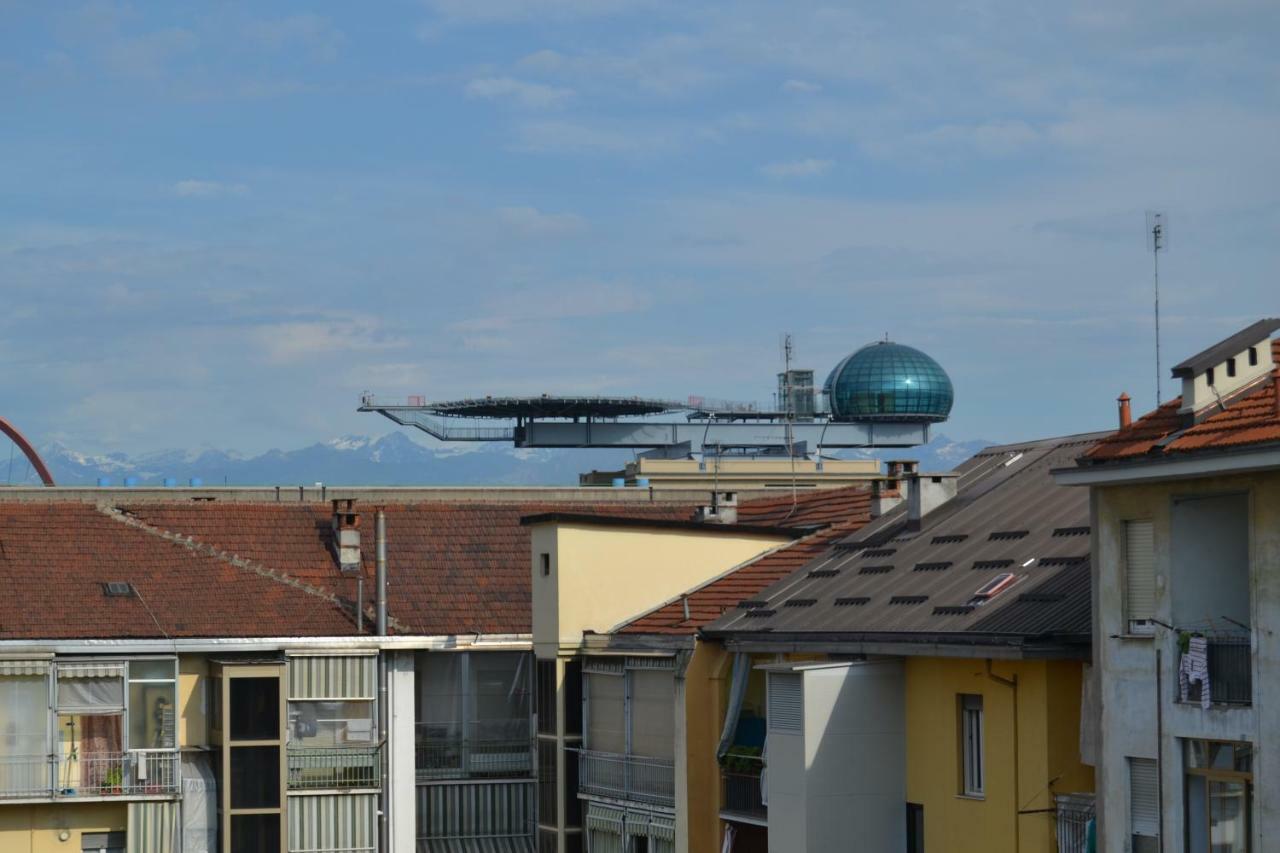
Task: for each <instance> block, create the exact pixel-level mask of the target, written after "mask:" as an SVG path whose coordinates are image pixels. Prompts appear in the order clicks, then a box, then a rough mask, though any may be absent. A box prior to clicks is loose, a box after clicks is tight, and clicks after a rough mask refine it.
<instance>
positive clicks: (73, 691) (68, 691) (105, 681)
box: [58, 676, 124, 714]
mask: <svg viewBox="0 0 1280 853" xmlns="http://www.w3.org/2000/svg"><path fill="white" fill-rule="evenodd" d="M123 708H124V682H123V681H122V680H121V679H119V678H117V677H115V676H105V677H103V676H95V677H93V678H65V677H59V678H58V709H59V710H61V711H73V712H76V713H81V714H92V713H112V712H115V711H119V710H121V709H123Z"/></svg>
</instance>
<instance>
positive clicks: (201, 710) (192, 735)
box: [178, 655, 209, 747]
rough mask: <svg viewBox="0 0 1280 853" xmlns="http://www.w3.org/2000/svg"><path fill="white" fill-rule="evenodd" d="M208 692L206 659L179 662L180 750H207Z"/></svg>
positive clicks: (185, 656) (193, 658) (190, 656)
mask: <svg viewBox="0 0 1280 853" xmlns="http://www.w3.org/2000/svg"><path fill="white" fill-rule="evenodd" d="M208 691H209V663H208V661H207V660H206V659H205V658H204V657H203V656H194V655H183V656H182V657H181V658H179V659H178V746H180V747H188V746H208V745H209V722H208V718H207V717H206V713H205V709H206V708H207V707H208V706H207V704H206V697H207V694H208Z"/></svg>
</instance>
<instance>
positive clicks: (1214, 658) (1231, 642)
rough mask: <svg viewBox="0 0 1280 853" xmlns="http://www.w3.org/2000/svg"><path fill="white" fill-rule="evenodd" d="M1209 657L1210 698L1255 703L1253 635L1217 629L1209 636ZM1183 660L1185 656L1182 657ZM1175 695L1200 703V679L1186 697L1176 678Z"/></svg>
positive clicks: (1216, 701) (1223, 702) (1228, 702)
mask: <svg viewBox="0 0 1280 853" xmlns="http://www.w3.org/2000/svg"><path fill="white" fill-rule="evenodd" d="M1205 640H1206V641H1207V647H1206V650H1205V651H1206V658H1207V661H1206V663H1207V665H1208V668H1209V698H1210V700H1211V701H1212V702H1213V703H1214V704H1215V705H1251V704H1253V655H1252V651H1251V641H1250V635H1249V634H1247V633H1244V632H1239V633H1217V634H1209V635H1206V636H1205ZM1178 661H1179V664H1181V657H1179V658H1178ZM1173 689H1174V699H1175V700H1176V701H1179V702H1188V703H1193V704H1199V702H1200V689H1201V686H1200V683H1199V682H1193V683H1192V684H1191V685H1190V687H1189V689H1188V691H1187V696H1186V697H1185V698H1183V697H1182V695H1181V690H1180V689H1179V685H1178V681H1177V679H1175V680H1174V685H1173Z"/></svg>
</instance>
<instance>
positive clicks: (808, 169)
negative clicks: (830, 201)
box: [760, 157, 835, 178]
mask: <svg viewBox="0 0 1280 853" xmlns="http://www.w3.org/2000/svg"><path fill="white" fill-rule="evenodd" d="M833 165H835V164H834V163H833V162H832V161H830V160H818V159H815V158H813V157H809V158H807V159H804V160H788V161H785V162H782V163H769V164H768V165H766V166H761V167H760V171H761V172H763V173H764V174H766V175H768V176H769V177H771V178H814V177H817V176H818V175H825V174H826V173H827V172H829V171H831V167H832V166H833Z"/></svg>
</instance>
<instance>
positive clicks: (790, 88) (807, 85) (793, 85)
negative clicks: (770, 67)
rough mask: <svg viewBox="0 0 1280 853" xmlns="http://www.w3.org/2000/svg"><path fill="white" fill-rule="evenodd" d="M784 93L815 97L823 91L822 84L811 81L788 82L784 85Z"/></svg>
mask: <svg viewBox="0 0 1280 853" xmlns="http://www.w3.org/2000/svg"><path fill="white" fill-rule="evenodd" d="M782 91H784V92H790V93H791V94H793V95H813V94H816V93H818V92H821V91H822V84H820V83H814V82H813V81H811V80H788V81H786V82H785V83H783V84H782Z"/></svg>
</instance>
